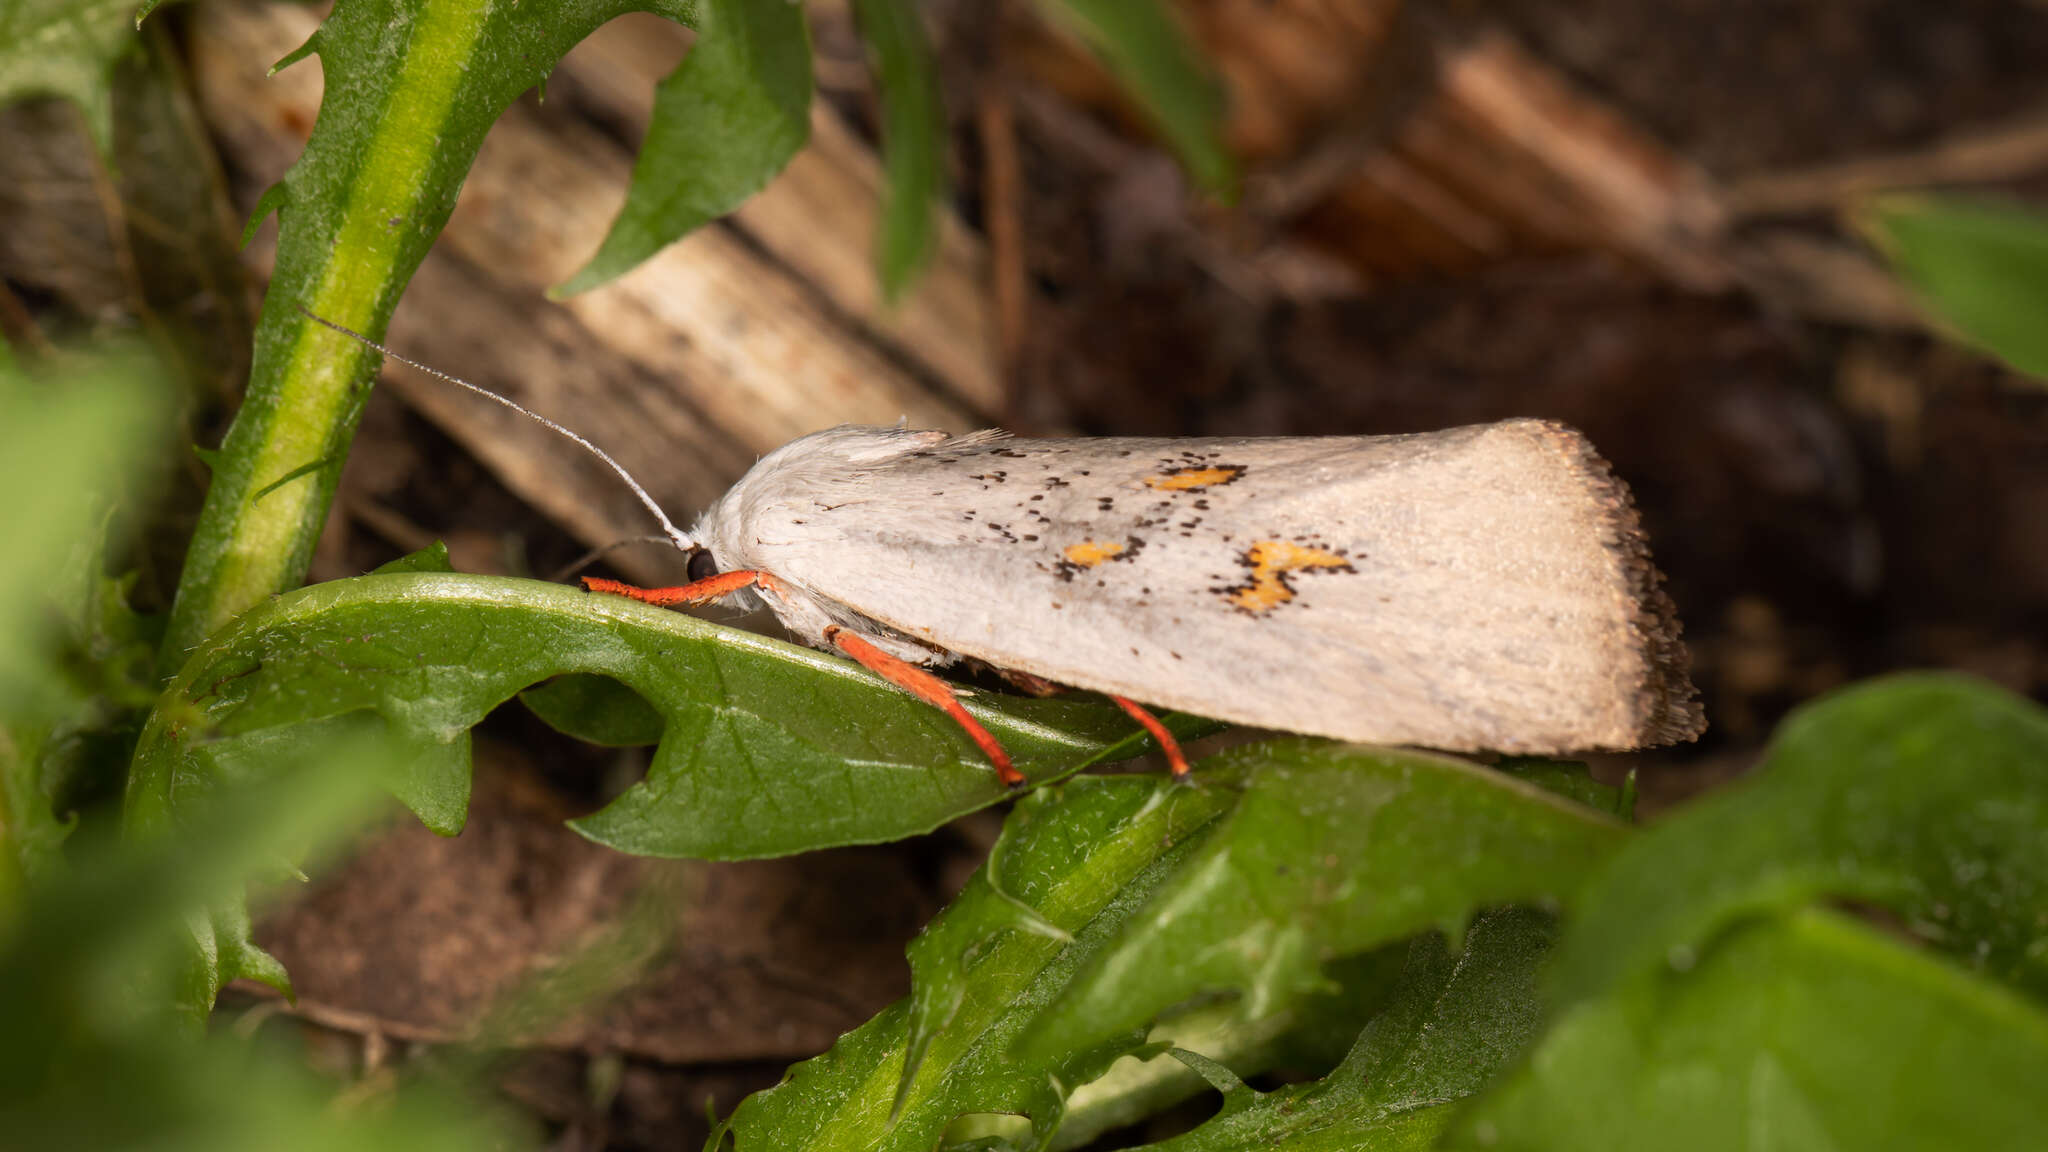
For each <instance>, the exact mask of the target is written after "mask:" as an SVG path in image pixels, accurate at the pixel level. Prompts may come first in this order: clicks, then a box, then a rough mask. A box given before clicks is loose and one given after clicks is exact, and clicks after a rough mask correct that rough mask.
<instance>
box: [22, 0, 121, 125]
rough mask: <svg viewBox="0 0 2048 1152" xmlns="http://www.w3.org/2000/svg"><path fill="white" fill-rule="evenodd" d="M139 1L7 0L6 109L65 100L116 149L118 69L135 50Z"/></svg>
mask: <svg viewBox="0 0 2048 1152" xmlns="http://www.w3.org/2000/svg"><path fill="white" fill-rule="evenodd" d="M135 8H136V5H135V3H134V0H0V104H9V103H12V102H14V101H16V100H19V99H21V98H22V97H24V96H32V95H39V94H40V95H50V96H61V97H63V98H64V99H66V100H69V101H71V102H72V103H74V104H76V105H78V109H79V111H80V112H83V113H84V114H85V121H86V125H87V126H88V127H89V128H90V129H91V130H92V135H93V139H94V141H95V142H96V143H97V144H98V145H99V149H100V152H101V153H102V154H103V155H104V154H106V153H109V152H111V151H112V150H113V142H114V120H113V117H114V110H113V96H112V91H111V89H112V84H113V74H114V64H115V62H116V61H118V60H119V59H120V58H121V57H122V56H124V55H126V54H127V53H129V52H132V51H135V49H136V47H137V42H136V39H135Z"/></svg>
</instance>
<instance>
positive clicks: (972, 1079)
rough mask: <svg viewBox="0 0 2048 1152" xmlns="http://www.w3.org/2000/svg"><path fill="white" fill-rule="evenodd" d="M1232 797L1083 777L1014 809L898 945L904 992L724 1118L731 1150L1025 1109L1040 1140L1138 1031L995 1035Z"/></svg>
mask: <svg viewBox="0 0 2048 1152" xmlns="http://www.w3.org/2000/svg"><path fill="white" fill-rule="evenodd" d="M1236 797H1237V792H1236V791H1235V787H1234V782H1232V781H1230V780H1229V779H1228V778H1227V776H1223V775H1217V774H1209V773H1200V774H1198V777H1197V780H1196V782H1195V783H1193V784H1187V783H1175V782H1173V781H1170V780H1162V779H1158V778H1144V777H1131V776H1123V777H1108V778H1089V777H1084V778H1079V779H1076V780H1072V781H1069V782H1068V783H1066V784H1063V785H1061V786H1059V787H1058V788H1057V789H1050V790H1047V791H1045V792H1043V793H1038V794H1034V795H1033V796H1031V797H1028V798H1027V799H1026V800H1024V801H1023V802H1021V803H1020V804H1019V806H1018V810H1017V811H1016V812H1015V813H1013V814H1012V816H1011V818H1010V821H1009V823H1008V825H1006V828H1005V833H1004V838H1003V841H1002V846H1001V849H1000V850H999V851H998V852H996V853H994V854H992V855H991V857H990V861H989V863H988V864H987V865H985V866H984V868H983V869H982V871H981V872H978V873H976V875H975V878H974V879H973V880H972V881H970V882H969V884H968V887H967V890H966V891H965V892H963V893H962V894H961V896H960V898H959V899H958V900H956V901H955V902H954V903H953V904H952V905H950V906H949V907H948V908H947V909H946V911H944V912H942V913H940V915H939V917H938V918H937V919H935V920H934V921H933V922H932V923H931V924H930V925H929V926H927V927H926V929H925V931H924V932H923V933H922V934H921V935H920V936H919V937H918V939H917V940H916V941H914V942H913V943H912V945H911V948H910V955H911V966H912V971H913V973H914V981H913V984H914V988H915V991H914V992H913V993H912V998H911V999H910V1000H908V1001H903V1002H899V1003H898V1004H896V1005H894V1006H893V1007H891V1008H889V1009H888V1010H886V1011H884V1012H883V1013H882V1014H881V1015H879V1016H877V1017H876V1018H874V1019H873V1020H870V1021H869V1022H868V1023H866V1024H864V1025H862V1026H861V1027H860V1028H858V1029H856V1030H855V1031H853V1032H851V1033H848V1034H847V1035H846V1036H844V1037H842V1038H841V1039H840V1041H839V1043H838V1044H836V1045H834V1046H833V1048H832V1050H831V1051H829V1052H827V1053H825V1054H824V1055H823V1056H819V1057H817V1058H816V1059H814V1060H810V1061H807V1062H805V1063H803V1064H799V1065H798V1066H796V1067H795V1068H794V1069H792V1070H791V1072H790V1075H789V1077H788V1078H787V1079H785V1080H784V1082H783V1083H782V1084H780V1085H778V1086H777V1087H775V1088H772V1089H769V1090H768V1091H765V1092H759V1093H756V1094H755V1095H753V1096H751V1097H749V1098H748V1099H747V1100H746V1102H745V1103H743V1104H742V1105H741V1106H740V1108H739V1110H738V1111H737V1112H735V1113H734V1114H733V1117H732V1121H731V1131H732V1133H733V1135H734V1136H735V1138H736V1141H737V1145H738V1148H739V1149H740V1152H750V1150H753V1149H781V1148H797V1147H803V1148H808V1149H813V1150H815V1152H825V1150H830V1149H849V1150H850V1149H875V1150H885V1149H917V1150H923V1149H928V1148H932V1147H934V1146H936V1145H937V1143H938V1141H939V1139H940V1137H941V1136H942V1135H943V1134H944V1132H945V1130H946V1127H947V1125H949V1124H950V1123H952V1122H953V1121H954V1120H955V1119H956V1118H958V1117H960V1116H962V1115H965V1114H969V1113H983V1112H1006V1113H1012V1114H1017V1115H1023V1116H1028V1117H1029V1118H1030V1121H1031V1127H1032V1131H1033V1142H1034V1143H1036V1144H1042V1143H1043V1142H1044V1141H1046V1140H1047V1139H1049V1138H1050V1137H1051V1135H1052V1133H1053V1131H1054V1129H1055V1128H1056V1127H1057V1126H1058V1123H1059V1120H1060V1118H1061V1115H1062V1112H1063V1109H1064V1103H1065V1096H1066V1093H1067V1092H1068V1091H1069V1090H1070V1089H1071V1088H1072V1087H1073V1086H1074V1085H1077V1084H1080V1083H1083V1082H1086V1081H1087V1080H1090V1079H1093V1078H1094V1077H1095V1076H1096V1075H1098V1074H1100V1072H1101V1071H1102V1070H1103V1069H1104V1068H1106V1067H1107V1066H1108V1065H1109V1063H1110V1062H1111V1061H1113V1060H1114V1059H1115V1058H1116V1057H1118V1056H1120V1055H1122V1054H1124V1053H1125V1052H1128V1051H1131V1050H1133V1049H1135V1048H1136V1047H1137V1046H1138V1045H1139V1044H1140V1043H1141V1042H1142V1041H1143V1039H1144V1037H1143V1035H1142V1033H1141V1032H1138V1031H1132V1032H1128V1033H1125V1034H1122V1035H1112V1036H1108V1037H1104V1038H1100V1039H1098V1041H1097V1042H1096V1043H1094V1044H1091V1045H1088V1046H1086V1047H1076V1048H1073V1049H1069V1050H1066V1051H1063V1052H1059V1053H1056V1054H1053V1055H1052V1056H1051V1057H1049V1058H1048V1059H1046V1060H1043V1061H1039V1062H1027V1063H1020V1062H1018V1061H1015V1060H1013V1059H1012V1058H1011V1057H1010V1055H1009V1052H1008V1048H1009V1042H1010V1040H1011V1039H1012V1038H1014V1037H1015V1036H1016V1034H1017V1033H1018V1031H1019V1030H1020V1029H1021V1028H1022V1027H1023V1026H1024V1024H1025V1023H1026V1022H1027V1021H1028V1020H1029V1019H1030V1018H1031V1017H1032V1016H1033V1015H1034V1014H1035V1013H1036V1012H1037V1011H1038V1009H1039V1008H1040V1007H1041V1006H1042V1005H1044V1004H1045V1003H1046V1002H1047V1001H1048V1000H1049V999H1050V998H1051V997H1052V996H1053V995H1054V994H1056V993H1057V992H1058V990H1059V989H1060V988H1061V987H1063V986H1064V985H1065V983H1066V981H1067V979H1068V978H1069V977H1070V976H1071V975H1072V973H1073V971H1074V969H1075V967H1076V966H1077V965H1079V964H1080V963H1082V962H1083V961H1084V960H1085V959H1086V958H1087V957H1088V956H1089V955H1090V954H1091V953H1092V952H1093V951H1094V950H1095V949H1097V948H1099V947H1100V946H1101V945H1102V942H1103V941H1104V940H1105V939H1106V938H1107V937H1108V935H1109V934H1110V932H1111V931H1112V930H1113V929H1114V927H1115V925H1116V924H1117V923H1118V922H1119V921H1120V920H1121V918H1122V917H1123V916H1124V915H1126V914H1128V912H1129V911H1130V910H1131V909H1133V908H1135V907H1137V906H1138V904H1139V903H1141V902H1142V900H1143V899H1144V897H1145V896H1146V894H1147V893H1148V892H1149V891H1150V890H1151V889H1152V888H1153V887H1154V886H1155V885H1156V884H1157V883H1158V882H1159V881H1160V880H1161V879H1162V878H1163V877H1164V876H1165V875H1166V874H1167V873H1168V872H1169V871H1170V870H1171V867H1172V864H1173V862H1174V861H1175V860H1177V859H1179V858H1180V857H1181V856H1182V855H1184V853H1185V850H1186V848H1187V846H1188V845H1189V844H1190V843H1191V838H1193V837H1196V836H1199V835H1200V834H1201V832H1202V830H1203V829H1204V828H1205V827H1207V826H1208V824H1209V823H1210V821H1212V820H1213V819H1214V818H1215V816H1216V814H1217V813H1218V812H1220V811H1223V810H1224V809H1226V808H1228V807H1229V806H1230V804H1231V803H1232V802H1233V801H1234V800H1235V799H1236ZM991 877H995V879H994V880H993V881H992V880H991ZM1061 936H1065V937H1067V939H1062V938H1061ZM906 1068H907V1069H908V1071H907V1072H906Z"/></svg>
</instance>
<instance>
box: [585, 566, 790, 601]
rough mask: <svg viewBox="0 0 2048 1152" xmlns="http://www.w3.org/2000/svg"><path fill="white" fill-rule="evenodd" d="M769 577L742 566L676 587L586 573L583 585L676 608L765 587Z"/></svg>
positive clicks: (586, 587) (591, 590)
mask: <svg viewBox="0 0 2048 1152" xmlns="http://www.w3.org/2000/svg"><path fill="white" fill-rule="evenodd" d="M768 579H769V577H768V575H767V573H765V572H754V571H750V570H748V569H741V570H740V571H738V572H720V573H719V574H718V575H716V576H711V577H708V578H706V579H703V580H699V581H697V582H696V583H695V584H680V585H677V586H676V587H673V588H639V587H635V586H634V585H631V584H623V583H620V582H619V581H617V580H607V579H605V578H604V577H602V576H585V577H584V578H583V589H584V591H586V592H609V593H611V594H612V595H614V596H624V597H626V598H627V599H629V600H638V601H640V602H641V603H642V604H652V605H654V606H655V607H657V608H673V607H675V606H676V605H678V604H709V603H710V602H712V601H713V600H716V599H719V598H720V597H722V596H730V595H732V594H733V593H735V592H737V591H739V590H740V589H742V588H745V587H748V586H749V585H753V584H761V585H763V586H764V587H765V586H766V584H767V582H768Z"/></svg>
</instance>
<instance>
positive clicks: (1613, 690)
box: [690, 420, 1702, 753]
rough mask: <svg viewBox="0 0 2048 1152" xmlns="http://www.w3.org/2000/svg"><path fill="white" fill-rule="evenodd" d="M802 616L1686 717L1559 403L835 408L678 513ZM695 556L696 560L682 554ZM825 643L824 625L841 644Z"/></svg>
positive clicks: (1543, 740)
mask: <svg viewBox="0 0 2048 1152" xmlns="http://www.w3.org/2000/svg"><path fill="white" fill-rule="evenodd" d="M690 536H691V538H692V540H693V541H694V542H695V543H696V545H697V546H698V547H700V548H702V549H703V550H704V553H705V554H707V555H708V557H709V559H710V561H712V562H714V563H715V564H716V566H717V568H718V570H720V571H723V572H731V571H754V572H761V573H766V574H768V575H769V576H770V577H772V580H770V581H768V582H766V583H765V584H763V585H762V586H761V587H760V592H761V594H762V598H763V599H765V600H766V602H767V604H768V607H769V608H770V609H772V610H773V611H774V612H775V614H776V615H777V616H778V617H779V618H780V619H781V621H782V622H783V624H784V625H785V626H786V627H787V628H788V629H789V631H790V632H791V633H792V634H793V635H795V636H796V637H798V638H799V639H801V640H803V641H805V642H807V643H811V644H815V645H820V646H826V645H828V644H830V643H834V642H837V637H836V635H835V632H834V630H835V629H839V630H845V631H846V632H851V633H853V634H855V635H857V636H860V637H864V638H866V639H867V640H869V641H871V642H872V643H873V645H874V646H875V647H878V648H880V649H881V650H882V651H883V652H885V653H887V654H888V655H890V656H893V657H896V658H898V659H901V660H904V661H907V662H909V663H912V664H918V665H945V664H950V663H953V662H955V661H956V660H958V659H959V658H961V657H972V658H973V659H975V660H979V661H982V662H984V663H987V664H989V665H992V666H995V667H997V668H1002V669H1015V670H1020V671H1023V672H1026V673H1030V674H1031V675H1033V676H1036V677H1041V678H1043V679H1045V680H1049V681H1053V682H1056V683H1059V684H1066V685H1072V686H1074V687H1078V688H1086V689H1092V690H1095V691H1099V692H1105V693H1110V694H1114V695H1116V696H1122V697H1127V698H1129V699H1131V700H1135V701H1141V702H1143V703H1146V704H1151V705H1159V706H1164V707H1168V708H1174V709H1178V710H1181V711H1186V712H1193V713H1196V714H1198V715H1203V716H1209V717H1213V718H1216V719H1219V720H1230V721H1235V722H1238V723H1243V724H1251V725H1257V726H1259V727H1264V728H1280V729H1287V730H1290V731H1295V732H1303V733H1309V734H1313V735H1320V736H1331V737H1336V738H1339V739H1345V740H1357V741H1364V742H1370V743H1380V744H1416V745H1422V746H1426V747H1431V748H1441V749H1448V750H1457V751H1477V750H1493V751H1501V752H1519V753H1560V752H1573V751H1592V750H1602V749H1627V748H1637V747H1643V746H1649V745H1657V744H1668V743H1672V742H1675V741H1679V740H1687V739H1691V738H1692V737H1694V736H1696V735H1698V734H1699V732H1700V730H1701V728H1702V719H1701V715H1700V711H1699V708H1698V705H1697V704H1696V703H1695V702H1694V694H1693V688H1692V684H1691V682H1690V680H1689V679H1688V676H1687V660H1686V655H1685V650H1684V647H1683V646H1682V645H1681V644H1680V643H1679V640H1678V626H1677V621H1676V617H1675V615H1674V613H1673V611H1672V607H1671V604H1670V602H1669V600H1668V599H1666V597H1665V596H1664V594H1663V592H1662V590H1661V588H1660V586H1659V585H1660V577H1659V576H1658V574H1657V572H1656V570H1655V568H1653V567H1652V566H1651V563H1650V559H1649V553H1648V550H1647V548H1646V546H1645V544H1644V540H1643V536H1642V533H1641V530H1640V528H1639V527H1638V525H1637V522H1636V516H1635V513H1634V510H1633V508H1632V507H1631V505H1630V502H1629V498H1628V494H1627V491H1626V489H1625V488H1624V487H1623V486H1622V485H1621V483H1620V482H1619V481H1618V480H1616V479H1615V478H1614V477H1613V475H1612V474H1611V473H1610V472H1609V470H1608V468H1607V465H1606V463H1605V462H1604V461H1603V460H1601V458H1600V457H1599V455H1598V454H1597V453H1595V452H1594V450H1593V448H1592V446H1591V445H1590V444H1588V443H1587V441H1586V440H1585V438H1584V437H1583V436H1581V435H1580V434H1579V433H1577V432H1576V431H1574V430H1572V429H1570V428H1567V427H1565V426H1563V425H1560V424H1554V423H1548V422H1544V421H1537V420H1515V421H1509V422H1506V423H1500V424H1488V425H1479V426H1475V427H1469V428H1456V429H1452V430H1449V431H1445V432H1435V433H1428V434H1423V435H1412V436H1382V437H1334V436H1333V437H1311V438H1289V439H1201V440H1179V439H1175V440H1161V439H1078V440H1022V439H1011V438H1009V437H1007V436H1005V435H1003V434H1002V433H996V432H983V433H977V434H974V435H970V436H961V437H948V436H947V435H946V434H945V433H942V432H918V431H907V430H903V429H891V428H858V427H842V428H834V429H831V430H829V431H825V432H819V433H816V434H814V435H810V436H806V437H804V438H802V439H800V440H797V441H794V442H792V443H790V444H788V445H785V446H784V447H782V448H780V449H778V450H776V451H775V452H772V453H770V454H769V455H767V456H765V457H763V458H762V459H761V461H760V462H759V463H758V464H756V465H755V466H754V468H753V470H752V471H750V472H748V473H747V474H746V476H745V477H743V478H742V479H741V480H740V481H739V483H737V484H735V485H734V486H733V487H732V490H731V491H730V492H728V493H727V494H726V495H725V497H724V498H723V499H721V500H720V501H719V502H718V503H717V504H716V505H715V506H713V507H712V508H711V509H710V510H709V511H708V512H706V513H705V514H704V515H703V517H702V518H701V519H700V520H699V521H698V522H697V524H696V527H695V529H694V530H693V531H692V533H691V534H690ZM707 567H708V565H706V564H702V563H699V564H697V565H693V570H692V573H691V575H692V577H693V578H694V577H696V576H699V575H700V574H704V569H705V568H707ZM842 646H843V643H842Z"/></svg>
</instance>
